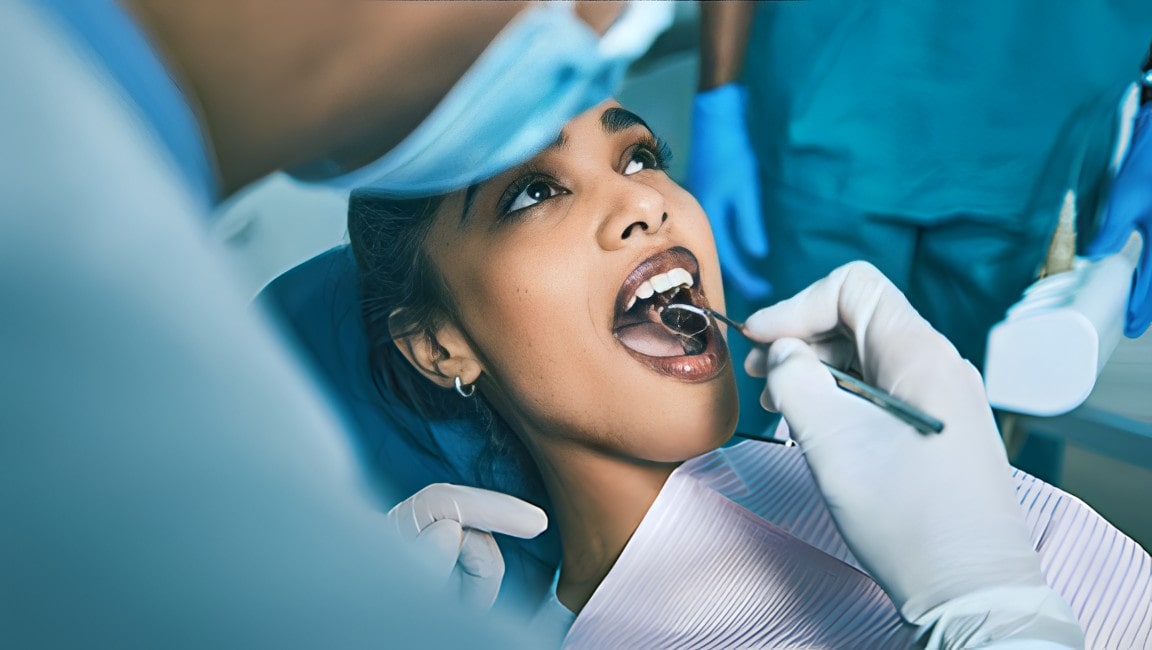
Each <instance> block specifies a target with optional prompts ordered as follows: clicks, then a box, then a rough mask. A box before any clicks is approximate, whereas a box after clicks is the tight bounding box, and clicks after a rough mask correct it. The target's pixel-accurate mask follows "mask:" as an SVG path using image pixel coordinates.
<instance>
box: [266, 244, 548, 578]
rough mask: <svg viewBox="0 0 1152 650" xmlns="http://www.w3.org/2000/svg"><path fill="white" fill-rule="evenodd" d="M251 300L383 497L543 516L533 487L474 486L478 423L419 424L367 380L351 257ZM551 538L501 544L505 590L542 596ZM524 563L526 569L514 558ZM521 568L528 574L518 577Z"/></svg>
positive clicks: (325, 263) (482, 431)
mask: <svg viewBox="0 0 1152 650" xmlns="http://www.w3.org/2000/svg"><path fill="white" fill-rule="evenodd" d="M257 300H258V301H260V302H262V303H263V304H264V306H265V307H267V308H268V309H269V310H270V311H271V312H272V314H273V315H274V316H276V317H278V318H279V320H280V321H281V322H282V324H283V325H284V326H285V328H286V329H287V332H288V334H289V335H290V336H292V337H294V338H295V339H296V342H297V343H298V345H299V346H300V350H301V351H302V354H303V356H304V357H305V360H306V361H307V362H310V363H311V364H312V366H313V370H314V372H315V374H316V376H317V377H318V378H320V379H321V380H322V381H324V382H326V383H327V385H328V387H329V388H330V389H331V395H332V399H333V401H334V402H335V404H336V406H337V407H338V408H342V409H343V411H344V415H345V420H346V421H347V422H348V423H349V425H350V426H349V428H350V429H351V431H350V433H351V435H352V436H353V438H354V440H352V444H353V445H354V448H355V449H356V450H357V453H358V454H359V456H360V460H361V463H362V465H363V466H364V467H365V468H366V469H367V471H368V472H369V474H370V475H371V477H372V478H373V479H375V480H376V481H378V482H379V483H380V484H381V485H384V486H386V487H387V490H386V493H388V494H394V495H400V497H401V498H404V497H406V496H409V495H411V494H413V493H415V492H416V491H418V490H419V489H420V488H423V487H424V486H426V485H429V484H431V483H437V482H447V483H457V484H462V485H474V486H482V487H488V488H491V489H499V490H500V491H503V492H507V493H509V494H513V495H514V496H517V497H520V498H522V499H525V500H527V501H530V502H532V503H535V504H537V505H540V506H542V507H544V508H545V510H548V506H547V502H546V501H547V500H546V497H545V495H544V494H543V492H542V490H541V488H540V487H539V486H538V483H536V482H533V481H529V480H526V479H524V477H518V476H516V475H514V472H511V471H510V470H509V469H508V468H507V467H504V468H502V470H503V471H502V473H500V474H499V476H502V477H503V479H502V484H501V485H495V486H493V485H482V484H481V482H480V480H479V471H478V467H477V458H478V456H479V455H480V452H481V450H482V449H483V448H484V446H485V442H486V440H487V437H488V435H489V434H488V432H487V429H486V428H485V426H484V425H483V423H481V422H479V421H475V420H471V419H455V420H440V421H435V422H428V421H426V420H424V419H423V418H421V417H420V416H419V415H418V414H417V413H416V412H414V411H413V410H412V409H410V408H407V407H406V406H404V405H403V404H401V403H400V402H399V401H398V400H396V399H394V398H391V396H389V395H386V394H382V392H381V388H380V387H379V386H378V385H377V383H376V382H374V381H373V377H372V371H371V366H370V354H369V348H368V341H367V335H366V333H365V328H364V324H363V320H362V318H361V312H360V288H359V282H358V280H357V274H356V263H355V260H354V259H353V257H352V251H351V249H350V247H348V246H338V247H336V248H333V249H331V250H329V251H326V252H324V253H321V254H320V255H318V256H316V257H314V258H312V259H310V260H308V261H307V262H304V263H303V264H300V265H299V266H297V267H295V268H293V269H291V270H289V271H288V272H286V273H284V274H283V275H281V276H280V277H278V278H276V279H275V280H274V281H273V282H272V283H271V284H269V285H268V287H267V288H265V289H264V291H262V292H261V294H260V296H259V297H258V298H257ZM394 356H396V355H394ZM553 528H554V527H551V528H550V529H549V530H548V531H546V532H545V533H544V534H543V535H541V536H540V537H538V538H536V539H535V540H529V541H527V542H521V541H519V540H516V541H512V540H509V539H507V538H505V539H501V540H500V542H501V544H500V545H501V548H503V549H504V550H505V552H504V555H505V562H506V564H507V572H506V576H505V579H506V581H514V580H517V579H520V580H527V582H528V584H527V585H525V586H528V587H530V588H531V589H532V590H533V591H535V589H536V588H537V587H538V585H537V584H536V583H537V582H538V581H539V580H541V579H543V580H544V581H545V584H544V586H545V587H546V586H547V582H548V581H550V579H551V574H550V573H549V572H550V571H551V570H552V569H554V567H555V566H557V565H558V564H559V559H560V553H559V541H558V536H557V534H556V532H555V530H554V529H553ZM524 553H527V554H528V555H529V556H531V559H530V558H527V557H525V558H517V557H515V556H516V555H517V554H524ZM525 561H527V562H528V565H529V566H523V567H519V568H518V567H517V564H518V562H525ZM541 571H543V573H540V572H541ZM517 574H522V575H519V576H517ZM523 574H530V575H523ZM541 576H542V577H541Z"/></svg>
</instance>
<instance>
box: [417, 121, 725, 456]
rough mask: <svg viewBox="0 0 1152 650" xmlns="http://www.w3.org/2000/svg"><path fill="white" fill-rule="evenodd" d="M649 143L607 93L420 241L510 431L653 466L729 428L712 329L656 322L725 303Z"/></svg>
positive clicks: (721, 436)
mask: <svg viewBox="0 0 1152 650" xmlns="http://www.w3.org/2000/svg"><path fill="white" fill-rule="evenodd" d="M510 119H513V118H511V117H510ZM661 149H662V145H660V144H659V143H658V142H657V141H656V138H655V137H654V136H653V134H652V133H651V132H650V131H649V130H648V128H647V127H646V126H645V124H644V123H643V122H642V121H641V120H640V119H639V118H638V117H636V116H635V115H633V114H632V113H630V112H628V111H626V110H624V109H623V108H620V107H619V105H618V104H616V103H615V102H607V103H604V104H601V105H600V106H597V107H595V108H593V109H591V110H589V111H587V112H585V113H583V114H582V115H580V116H579V117H577V118H576V119H574V120H573V121H572V122H570V123H569V124H568V125H567V127H566V128H565V129H564V131H563V133H562V134H561V135H560V137H559V138H558V139H557V140H556V142H555V143H554V144H553V145H552V146H551V147H550V148H549V149H547V150H546V151H544V152H543V153H541V154H540V155H538V156H536V157H535V158H534V159H532V160H531V161H529V162H527V163H525V164H524V165H521V166H519V167H516V168H514V169H511V170H509V171H507V172H505V173H503V174H501V175H499V176H497V177H495V178H493V179H491V180H489V181H486V182H484V183H482V184H480V185H478V186H474V187H472V188H469V189H468V190H466V191H461V192H458V193H456V194H454V195H452V196H450V197H448V198H447V200H445V201H444V203H443V204H442V205H441V208H440V210H439V212H438V213H437V215H436V217H435V221H434V223H433V226H432V229H431V232H430V234H429V237H428V240H427V242H426V250H427V252H428V253H429V255H430V256H431V258H432V261H433V263H434V264H435V265H436V266H437V268H438V269H439V270H440V273H441V274H442V276H443V279H444V282H445V284H446V285H447V287H448V290H449V292H450V294H451V297H452V300H453V303H454V304H455V305H456V308H457V315H456V316H457V317H456V320H455V322H454V326H455V327H456V328H457V329H458V330H459V332H460V333H461V334H463V337H462V339H463V340H465V341H466V345H467V347H468V348H469V350H468V352H467V353H465V354H466V355H468V354H470V355H471V356H472V358H474V359H475V360H476V362H477V363H478V365H479V368H480V370H481V372H482V374H481V375H480V377H479V379H478V386H479V388H480V390H481V392H483V393H484V395H485V396H486V397H487V398H488V399H489V400H490V401H491V402H492V403H493V405H494V406H495V407H496V408H497V410H498V411H500V413H501V415H503V416H504V418H505V419H506V420H508V421H509V423H511V424H512V425H513V426H514V427H516V428H518V429H519V430H520V431H521V432H528V434H529V435H539V436H546V437H553V438H556V437H562V438H564V439H565V440H567V441H569V442H572V443H575V444H577V445H580V446H584V447H588V448H592V449H596V450H598V451H600V452H602V453H606V454H610V455H614V456H622V457H629V458H636V459H640V460H646V461H658V462H667V461H677V460H683V459H685V458H690V457H692V456H695V455H698V454H700V453H703V452H704V451H708V450H710V449H713V448H715V447H717V446H719V445H720V444H722V443H723V441H725V440H727V439H728V437H729V436H730V435H731V433H732V430H733V428H734V427H735V423H736V418H737V415H738V413H737V402H736V389H735V379H734V376H733V374H732V369H731V364H730V363H729V357H728V349H727V346H726V344H725V342H724V340H723V338H722V337H721V336H720V334H719V332H718V331H716V330H715V329H713V330H712V331H710V332H707V333H706V334H704V335H702V336H697V337H695V338H685V337H678V336H676V335H675V334H673V333H672V332H671V331H670V330H668V329H667V328H665V327H664V326H662V325H660V324H659V322H658V321H659V316H658V312H659V309H660V307H661V306H662V305H664V304H667V303H669V302H689V303H692V304H695V305H700V306H709V305H710V306H712V307H713V308H716V309H721V310H723V308H724V303H723V300H724V299H723V293H722V289H721V280H720V267H719V263H718V261H717V257H716V250H715V246H714V244H713V241H712V232H711V229H710V227H709V225H708V221H707V218H706V217H705V215H704V212H703V210H702V209H701V208H700V205H699V204H698V203H697V202H696V200H695V199H693V198H692V196H691V195H690V194H689V193H688V192H686V191H685V190H683V189H682V188H681V187H680V186H678V185H677V184H676V183H674V182H673V181H672V180H671V179H670V178H668V175H667V174H666V173H665V172H664V171H663V170H662V167H663V164H664V158H665V155H664V153H663V152H662V151H661ZM452 353H453V354H459V353H458V352H452Z"/></svg>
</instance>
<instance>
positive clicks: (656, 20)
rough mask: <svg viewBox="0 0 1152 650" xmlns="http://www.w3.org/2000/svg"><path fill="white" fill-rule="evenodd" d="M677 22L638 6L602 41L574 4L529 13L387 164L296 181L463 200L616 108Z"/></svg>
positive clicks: (301, 173) (313, 168)
mask: <svg viewBox="0 0 1152 650" xmlns="http://www.w3.org/2000/svg"><path fill="white" fill-rule="evenodd" d="M671 17H672V15H671V7H669V6H666V5H663V4H661V3H651V4H649V3H642V4H641V5H634V6H630V7H628V8H627V9H626V10H625V13H624V15H622V16H621V17H620V19H619V20H618V21H617V22H616V23H615V24H614V25H612V27H611V28H610V29H609V31H608V32H607V33H605V35H604V37H603V38H599V37H598V36H597V34H596V33H595V32H594V31H592V30H591V29H590V28H589V27H588V25H586V24H585V23H584V22H583V21H582V20H580V19H579V18H578V17H577V16H576V15H575V14H574V13H573V11H572V7H571V6H570V5H568V4H566V3H555V4H550V3H545V4H543V5H540V6H537V7H534V8H531V9H528V10H526V11H524V13H522V14H520V15H519V16H517V17H516V18H514V19H513V20H512V22H511V23H509V24H508V26H507V27H505V28H504V30H503V31H501V32H500V34H499V35H497V37H496V39H495V40H494V41H493V42H492V44H491V45H489V46H488V48H487V49H486V50H485V51H484V53H483V54H481V56H480V58H479V59H478V60H477V61H476V63H475V64H474V65H473V66H472V67H471V68H470V69H469V70H468V72H466V73H465V74H464V76H463V77H462V78H461V79H460V80H459V81H458V82H456V85H455V86H453V87H452V89H451V90H450V91H449V92H448V95H447V96H446V97H444V99H443V100H441V101H440V103H439V104H438V105H437V106H436V108H435V109H434V110H433V111H432V113H431V114H430V115H429V116H428V117H427V118H425V119H424V121H423V122H421V123H420V125H419V126H417V127H416V129H415V130H414V131H413V132H412V133H411V134H409V135H408V137H406V138H405V139H404V140H403V141H402V142H401V143H400V144H398V145H396V146H395V147H394V148H393V149H392V150H391V151H389V152H388V153H387V154H385V155H384V156H383V157H381V158H379V159H377V160H376V161H374V162H372V163H369V164H368V165H365V166H363V167H360V168H357V169H347V168H345V167H344V166H343V165H341V164H340V163H339V162H338V161H333V160H328V161H318V162H315V163H310V164H308V165H304V166H302V167H299V168H296V169H294V170H292V171H291V173H292V174H293V175H294V176H296V177H298V178H300V179H302V180H307V181H313V182H319V183H323V184H326V185H330V186H333V187H336V188H339V189H348V190H350V189H354V188H356V187H361V186H371V187H374V188H378V189H381V190H387V191H388V192H391V193H395V194H398V195H407V196H429V195H434V194H439V193H442V192H447V191H452V190H458V189H460V188H464V187H468V186H469V185H471V184H472V183H476V182H479V181H482V180H485V179H487V178H490V177H492V176H495V175H496V174H498V173H500V172H502V171H504V170H506V169H509V168H511V167H512V166H514V165H517V164H519V163H521V162H523V161H525V160H527V159H528V158H530V157H532V156H533V155H535V154H536V153H537V152H538V151H540V150H542V149H543V148H544V147H545V146H547V145H548V144H549V143H550V142H552V141H553V140H555V139H556V136H557V135H558V134H559V133H560V130H561V129H562V128H563V127H564V124H565V123H567V122H568V120H569V119H571V118H572V117H573V116H575V115H578V114H579V113H581V112H583V111H584V110H586V109H588V108H591V107H592V106H595V105H596V104H598V103H600V102H602V101H604V100H605V99H607V98H608V97H609V95H610V94H611V93H612V92H614V91H615V90H616V88H617V87H619V85H620V81H621V80H622V79H623V77H624V71H625V70H626V69H627V67H628V65H629V64H630V63H631V62H632V61H633V60H635V59H636V58H637V57H639V56H640V55H641V54H643V53H644V52H645V51H646V50H647V49H648V46H649V45H650V44H651V43H652V41H653V40H654V39H655V37H656V36H657V35H658V34H659V33H660V32H662V31H663V30H664V29H665V28H666V27H667V26H668V25H669V24H670V23H671ZM621 30H622V31H621Z"/></svg>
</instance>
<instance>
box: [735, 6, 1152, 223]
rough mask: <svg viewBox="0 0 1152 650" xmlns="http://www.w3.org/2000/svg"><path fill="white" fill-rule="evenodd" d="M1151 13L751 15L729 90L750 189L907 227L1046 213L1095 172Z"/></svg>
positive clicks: (1013, 9)
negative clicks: (751, 145) (789, 192)
mask: <svg viewBox="0 0 1152 650" xmlns="http://www.w3.org/2000/svg"><path fill="white" fill-rule="evenodd" d="M1150 40H1152V2H1149V1H1148V0H1113V1H1111V2H1088V1H1085V2H1052V1H1051V0H1011V1H1008V2H1005V1H1004V0H966V1H965V2H924V1H922V0H884V1H883V2H880V1H878V0H813V1H812V2H798V3H793V2H781V3H763V4H761V5H759V7H758V9H757V14H756V17H755V20H754V23H753V26H752V29H751V34H750V39H749V46H748V52H747V56H746V59H745V64H744V77H745V82H746V83H747V85H748V87H749V91H750V104H749V122H750V128H751V132H752V138H753V141H754V142H755V146H756V147H757V150H758V151H757V153H758V154H759V156H760V161H761V165H762V167H763V169H764V175H765V178H767V179H770V180H769V181H768V183H769V184H771V183H779V184H781V185H784V186H787V187H790V188H792V189H796V190H800V191H801V192H805V193H808V194H810V195H813V196H815V197H819V198H822V199H828V200H833V201H837V202H839V203H841V204H843V205H847V206H851V207H853V208H856V209H859V210H862V211H865V212H870V213H878V214H883V215H889V216H893V217H895V218H898V219H904V220H907V221H910V222H919V223H931V222H933V221H936V220H939V219H944V218H947V217H949V216H953V215H965V216H972V215H987V216H989V217H991V218H1000V217H1005V216H1011V215H1019V214H1022V213H1025V212H1027V211H1028V210H1029V209H1030V207H1031V206H1034V205H1035V203H1030V202H1035V201H1044V202H1045V203H1054V204H1055V205H1056V206H1058V205H1059V201H1060V197H1061V196H1062V194H1063V190H1064V189H1065V188H1067V187H1069V186H1070V185H1069V179H1072V185H1073V186H1074V185H1075V179H1077V178H1078V177H1079V176H1080V169H1081V168H1082V167H1083V168H1088V169H1093V170H1099V171H1100V172H1103V171H1104V168H1105V167H1106V165H1107V160H1108V157H1109V154H1110V152H1111V146H1112V142H1111V140H1112V136H1111V133H1112V129H1113V126H1114V120H1115V117H1114V116H1115V110H1116V105H1117V102H1118V101H1119V98H1120V96H1121V94H1122V92H1123V90H1124V88H1125V86H1126V85H1127V84H1129V83H1131V82H1132V81H1133V80H1134V79H1135V78H1136V77H1137V75H1138V71H1139V68H1140V64H1141V62H1142V61H1143V58H1144V54H1145V53H1146V52H1147V49H1148V44H1149V41H1150Z"/></svg>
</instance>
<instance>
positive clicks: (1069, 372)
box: [984, 235, 1141, 416]
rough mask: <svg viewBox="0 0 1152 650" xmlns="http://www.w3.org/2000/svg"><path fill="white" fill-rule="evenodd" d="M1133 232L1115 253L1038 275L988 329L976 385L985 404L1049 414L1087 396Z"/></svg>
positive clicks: (1123, 283) (1125, 276)
mask: <svg viewBox="0 0 1152 650" xmlns="http://www.w3.org/2000/svg"><path fill="white" fill-rule="evenodd" d="M1140 246H1141V244H1140V240H1139V237H1137V236H1135V235H1134V236H1133V237H1132V239H1130V240H1129V241H1128V244H1127V245H1126V246H1125V247H1124V248H1123V250H1121V251H1120V252H1119V253H1116V254H1115V255H1110V256H1108V257H1105V258H1103V259H1100V260H1096V261H1092V260H1088V259H1084V258H1076V260H1075V262H1074V264H1073V268H1072V270H1070V271H1067V272H1064V273H1058V274H1056V275H1050V276H1048V277H1046V278H1043V279H1041V280H1038V281H1037V282H1035V283H1034V284H1032V285H1031V286H1029V287H1028V288H1027V289H1026V290H1025V291H1024V296H1023V298H1022V299H1021V300H1020V302H1018V303H1016V304H1015V305H1014V306H1013V307H1012V308H1011V309H1009V310H1008V313H1007V315H1006V316H1005V318H1004V320H1003V321H1001V322H1000V323H998V324H997V325H995V326H994V327H993V328H992V330H991V332H990V333H989V334H988V356H987V361H986V362H985V366H984V383H985V387H986V388H987V391H988V401H989V402H990V403H991V404H992V406H994V407H996V408H1000V409H1004V410H1008V411H1013V412H1017V413H1026V414H1029V415H1040V416H1053V415H1059V414H1061V413H1066V412H1068V411H1071V410H1072V409H1074V408H1076V407H1077V406H1079V405H1080V404H1082V403H1083V402H1084V400H1085V399H1087V398H1088V394H1089V393H1091V392H1092V388H1093V386H1095V385H1096V378H1097V377H1098V376H1099V374H1100V371H1101V369H1103V367H1104V364H1105V363H1106V362H1107V361H1108V358H1109V357H1110V356H1111V355H1112V351H1113V350H1115V349H1116V344H1117V343H1118V342H1119V340H1120V334H1121V332H1123V329H1124V314H1125V309H1126V307H1127V305H1128V296H1129V292H1130V290H1131V286H1132V272H1133V270H1134V269H1135V268H1136V262H1137V260H1138V259H1139V257H1140Z"/></svg>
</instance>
